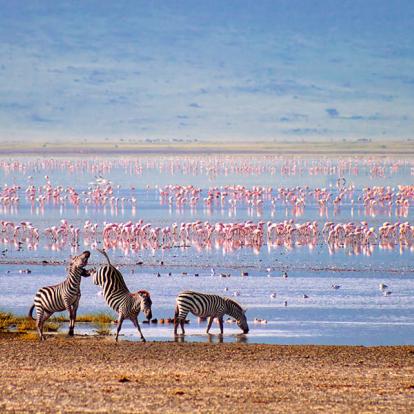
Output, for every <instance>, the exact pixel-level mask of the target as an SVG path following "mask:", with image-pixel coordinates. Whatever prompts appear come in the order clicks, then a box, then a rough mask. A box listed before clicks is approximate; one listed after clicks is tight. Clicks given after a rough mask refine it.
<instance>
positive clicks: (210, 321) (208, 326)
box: [206, 316, 214, 333]
mask: <svg viewBox="0 0 414 414" xmlns="http://www.w3.org/2000/svg"><path fill="white" fill-rule="evenodd" d="M213 320H214V316H210V318H209V319H208V325H207V332H206V333H208V332H209V331H210V328H211V325H212V323H213Z"/></svg>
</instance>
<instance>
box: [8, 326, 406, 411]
mask: <svg viewBox="0 0 414 414" xmlns="http://www.w3.org/2000/svg"><path fill="white" fill-rule="evenodd" d="M23 338H24V336H19V335H14V334H1V335H0V372H1V379H0V412H2V413H4V412H13V413H18V412H30V413H35V412H42V413H55V412H65V413H95V412H97V413H99V412H111V413H112V412H124V413H129V412H140V413H147V412H148V413H149V412H163V413H165V412H171V413H178V412H243V411H244V412H246V413H258V412H298V413H306V412H329V413H339V412H341V413H342V412H387V413H390V412H398V413H412V412H414V346H400V347H369V348H367V347H348V346H343V347H338V346H281V345H248V344H226V343H224V344H209V343H201V344H200V343H174V342H147V343H145V344H143V343H137V342H127V341H122V342H120V343H118V344H116V343H115V342H114V338H113V337H108V338H98V337H96V338H94V337H88V338H85V337H80V336H79V337H77V336H75V337H74V338H66V337H65V336H63V335H57V336H54V337H52V336H49V339H48V340H47V341H46V342H43V343H40V342H38V341H37V340H27V339H26V340H25V339H23Z"/></svg>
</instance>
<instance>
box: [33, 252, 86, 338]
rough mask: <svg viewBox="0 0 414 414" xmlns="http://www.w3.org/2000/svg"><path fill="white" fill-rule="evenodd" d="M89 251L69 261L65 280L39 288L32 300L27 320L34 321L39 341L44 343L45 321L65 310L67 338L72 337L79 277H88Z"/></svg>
mask: <svg viewBox="0 0 414 414" xmlns="http://www.w3.org/2000/svg"><path fill="white" fill-rule="evenodd" d="M90 255H91V254H90V252H89V251H84V252H83V253H82V254H80V255H79V256H74V257H72V258H71V259H70V262H69V269H68V275H67V277H66V279H65V280H64V281H63V282H61V283H59V284H58V285H54V286H46V287H42V288H40V289H39V290H38V291H37V293H36V295H35V298H34V303H33V305H32V307H31V308H30V311H29V318H32V319H33V320H36V328H37V332H38V334H39V339H40V340H41V341H44V340H45V339H46V337H45V336H44V335H43V326H44V323H45V321H46V320H47V319H49V318H50V316H51V315H52V314H53V313H55V312H62V311H64V310H67V311H68V312H69V318H70V322H69V333H68V335H69V336H73V335H74V329H75V321H76V311H77V310H78V306H79V299H80V297H81V293H80V283H81V277H82V276H83V277H88V276H90V270H86V269H85V266H86V265H87V264H88V259H89V256H90ZM33 309H36V318H34V317H33Z"/></svg>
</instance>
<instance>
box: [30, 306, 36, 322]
mask: <svg viewBox="0 0 414 414" xmlns="http://www.w3.org/2000/svg"><path fill="white" fill-rule="evenodd" d="M34 308H35V305H34V304H33V305H32V307H31V308H30V310H29V315H28V316H29V318H32V319H33V320H34V321H35V320H36V319H35V318H33V309H34Z"/></svg>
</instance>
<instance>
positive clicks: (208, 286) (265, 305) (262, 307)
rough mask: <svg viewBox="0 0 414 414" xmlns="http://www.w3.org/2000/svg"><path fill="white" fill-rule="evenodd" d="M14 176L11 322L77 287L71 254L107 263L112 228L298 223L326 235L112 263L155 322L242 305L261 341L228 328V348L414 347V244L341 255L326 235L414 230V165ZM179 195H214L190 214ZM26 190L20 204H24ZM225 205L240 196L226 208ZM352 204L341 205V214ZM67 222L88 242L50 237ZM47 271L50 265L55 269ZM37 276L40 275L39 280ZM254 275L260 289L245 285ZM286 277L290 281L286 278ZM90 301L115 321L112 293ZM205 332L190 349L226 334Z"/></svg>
mask: <svg viewBox="0 0 414 414" xmlns="http://www.w3.org/2000/svg"><path fill="white" fill-rule="evenodd" d="M0 167H1V168H0V187H1V192H2V198H1V202H0V220H1V221H2V222H3V231H2V237H1V243H0V248H1V257H0V309H1V310H9V311H13V312H15V313H18V314H25V313H26V312H27V311H28V309H29V308H30V306H31V304H32V301H33V296H34V294H35V293H36V290H37V289H38V288H39V287H41V286H45V285H52V284H56V283H58V282H59V281H60V280H62V279H63V278H64V276H65V264H66V262H67V260H68V258H69V256H70V255H71V254H76V253H77V252H80V251H83V250H91V251H92V257H91V259H90V264H91V265H93V266H98V265H99V264H100V263H104V260H103V257H102V256H101V255H100V254H99V253H97V252H96V251H95V250H94V249H95V247H99V246H102V245H103V242H104V240H103V236H102V230H103V228H104V224H105V223H127V222H128V221H131V222H133V223H136V222H138V221H139V220H143V222H144V223H151V226H152V228H155V227H160V228H164V227H171V226H172V225H173V223H177V225H178V226H180V224H181V223H190V222H195V221H197V220H200V222H202V223H205V222H208V223H211V225H213V226H214V225H215V224H216V223H219V222H221V223H239V222H246V221H251V222H252V223H257V222H260V221H263V222H264V223H267V222H274V223H282V222H284V221H286V220H293V221H294V223H297V224H303V223H306V222H317V223H318V229H319V230H318V236H317V237H316V238H314V239H312V240H306V241H305V242H304V241H303V240H301V239H300V238H297V239H295V240H293V241H292V240H290V241H289V242H285V241H282V242H280V240H279V242H275V243H271V242H269V240H263V242H262V243H261V244H260V246H252V245H251V244H249V243H247V244H238V243H233V242H232V243H228V242H223V241H222V240H220V238H219V237H216V238H215V239H214V240H212V243H204V244H203V243H201V244H200V243H195V242H194V240H190V241H189V242H188V243H187V242H186V243H181V242H172V243H171V244H169V245H168V246H166V245H163V244H162V243H161V241H160V242H159V243H158V242H157V243H156V244H154V243H152V244H151V243H150V244H145V243H143V244H140V245H137V246H131V245H125V243H115V244H113V248H112V249H109V254H110V257H111V260H112V262H113V263H114V264H116V265H119V266H120V270H121V271H122V273H123V274H124V277H125V280H126V283H127V285H128V286H129V287H130V289H131V291H134V290H138V289H146V290H149V291H150V292H151V295H152V298H153V315H154V317H155V318H158V319H161V318H170V317H172V316H173V312H174V304H175V297H176V296H177V294H178V293H179V292H180V291H182V290H186V289H192V290H198V291H205V292H210V293H217V294H221V295H225V296H232V297H234V299H236V300H237V301H238V302H240V303H241V304H242V305H243V306H244V307H246V308H247V309H248V310H247V315H248V321H249V325H250V332H249V334H248V335H239V332H240V331H239V330H238V328H237V326H235V325H234V324H231V323H226V324H225V327H224V332H225V335H224V338H223V340H224V341H225V342H233V341H241V342H258V343H283V344H287V343H292V344H297V343H317V344H361V345H391V344H412V343H414V300H413V299H414V267H413V266H412V260H413V258H414V249H413V246H412V243H411V239H410V238H408V239H407V240H404V242H401V239H399V238H398V237H397V238H394V239H392V240H387V241H386V242H381V241H380V240H379V239H374V238H373V239H372V240H371V241H370V243H369V244H368V245H361V243H355V242H353V243H351V244H349V243H338V244H334V245H332V244H331V243H329V242H328V240H327V235H326V234H323V232H322V229H323V228H324V225H325V224H326V223H327V222H333V223H349V222H353V223H357V224H358V223H361V222H367V226H368V227H370V228H371V227H372V228H374V230H375V233H376V235H378V234H379V229H380V227H381V226H382V225H383V223H384V222H388V223H391V224H394V223H397V225H398V224H400V223H403V222H408V223H410V224H411V225H414V223H413V211H412V210H413V209H412V207H411V203H412V201H413V200H412V199H411V198H410V197H411V195H410V194H411V193H410V191H408V192H407V193H405V196H404V197H405V198H406V199H407V200H408V201H407V202H406V203H405V205H401V203H399V202H397V201H398V200H399V195H398V193H399V192H400V187H398V186H401V185H404V186H412V185H413V176H412V172H413V167H414V166H413V164H412V162H411V161H409V160H407V161H404V160H403V161H401V160H392V159H381V160H378V159H374V158H373V159H368V160H357V159H348V158H347V159H343V160H330V159H326V158H324V159H320V160H312V159H294V158H293V159H292V158H287V159H284V158H280V157H267V156H266V157H265V156H255V157H251V158H249V157H237V156H234V157H218V156H217V157H215V156H209V157H203V156H188V157H179V156H170V157H167V156H165V157H152V156H148V157H140V158H139V159H133V158H131V159H100V160H88V159H83V158H79V159H75V160H73V159H65V158H56V159H53V160H51V159H40V158H39V159H38V158H30V157H29V158H22V159H17V160H8V159H7V160H6V159H4V160H1V161H0ZM168 185H175V186H177V185H180V186H189V185H192V186H193V187H194V188H196V189H197V190H198V189H199V190H200V191H199V193H197V194H198V195H199V197H198V199H197V200H193V202H191V200H190V199H191V197H192V195H191V194H189V193H188V192H187V193H186V194H185V198H186V200H185V201H183V202H179V200H178V198H179V196H178V197H177V193H176V192H175V191H176V190H172V189H171V188H169V189H168V188H167V189H166V186H168ZM13 186H14V187H15V192H13V191H12V193H13V194H12V195H10V188H11V187H13ZM45 186H48V188H49V189H50V188H52V190H51V191H55V190H57V191H58V193H59V195H58V197H53V196H52V197H45V198H44V200H43V201H42V198H41V196H42V195H45V194H46V191H47V189H46V187H45ZM107 186H110V187H111V189H112V193H111V194H110V195H109V196H108V200H106V201H105V202H102V199H101V200H100V202H93V201H91V200H92V198H93V191H94V189H96V188H98V187H99V188H107ZM234 186H243V187H244V188H245V190H247V191H252V192H254V188H255V187H257V186H260V187H262V188H267V190H266V191H263V192H262V193H261V195H260V196H259V198H260V200H261V202H260V203H257V202H256V201H257V199H258V197H256V198H255V197H250V195H247V196H246V191H245V190H243V191H244V193H243V196H241V197H238V196H237V195H236V196H234V191H235V190H234ZM375 186H378V187H383V186H389V187H390V190H389V191H390V192H391V193H392V197H391V200H390V201H391V202H390V203H388V204H387V203H385V204H384V203H383V202H380V203H376V202H375V203H372V204H371V205H369V206H367V204H366V202H365V201H364V197H365V196H366V192H367V188H373V187H375ZM270 187H271V189H270ZM33 188H34V189H35V196H34V198H33V199H30V198H29V197H28V194H29V193H30V191H32V190H33ZM281 188H285V189H288V190H289V192H290V195H289V197H290V199H287V197H286V196H284V195H283V196H282V195H281V194H283V192H281V191H280V189H281ZM318 188H319V189H325V191H326V193H327V194H330V198H329V200H327V201H326V203H324V205H321V203H320V202H318V200H316V199H315V196H314V192H315V189H318ZM209 189H210V192H213V193H214V197H215V198H213V199H212V201H211V203H210V202H208V200H207V201H206V198H208V192H209ZM71 191H72V193H71ZM73 191H76V193H77V195H78V199H77V202H75V203H73V202H72V201H71V199H70V196H71V194H73ZM163 191H164V192H165V193H166V194H164V195H163V194H162V192H163ZM237 191H239V192H240V191H241V190H237ZM217 192H219V193H220V194H219V195H218V197H216V194H218V193H217ZM224 192H226V193H228V195H225V196H223V193H224ZM295 194H296V195H297V196H298V197H299V198H295V197H296V195H295ZM13 196H14V197H18V200H15V199H13V198H12V197H13ZM66 196H68V197H66ZM221 196H223V199H222V198H221ZM65 197H66V198H65ZM110 197H113V198H112V201H111V200H110ZM249 197H250V198H249ZM338 198H340V201H339V202H336V203H335V202H334V200H336V199H338ZM230 200H235V201H230ZM292 200H294V201H295V202H291V201H292ZM302 201H303V202H302ZM61 220H66V221H67V222H68V223H70V225H71V226H73V227H74V228H78V229H79V237H78V238H76V240H72V239H71V238H70V237H67V238H62V239H59V240H56V239H54V238H53V237H51V236H50V234H51V233H48V232H47V229H50V228H51V227H53V226H54V227H56V228H59V226H61ZM87 221H89V222H91V223H94V224H97V231H96V233H94V235H93V237H92V236H90V235H88V234H87V232H86V230H85V227H84V226H85V222H87ZM4 222H12V223H13V225H14V226H19V224H20V223H21V222H30V223H31V226H32V227H34V228H36V229H37V230H38V232H39V238H38V240H29V238H28V237H27V235H26V233H24V234H23V233H19V232H21V231H22V230H18V231H17V233H16V234H17V236H16V237H12V232H11V230H10V228H7V227H4ZM42 261H47V262H48V263H47V264H45V265H44V264H42ZM138 263H139V264H138ZM27 269H29V270H30V273H26V270H27ZM211 269H214V271H213V272H212V270H211ZM242 272H247V273H248V276H242V275H241V274H242ZM284 272H286V273H287V275H288V277H287V278H286V277H282V275H283V274H284ZM170 273H171V275H169V274H170ZM229 275H230V276H229ZM223 276H225V277H223ZM380 284H386V285H387V288H386V289H380ZM333 286H336V287H337V288H336V289H335V288H333ZM338 286H339V287H338ZM81 288H82V298H81V302H80V308H79V313H80V314H82V313H91V312H106V311H109V308H108V307H107V305H106V304H105V302H104V299H103V297H102V296H101V295H100V289H99V287H97V286H94V285H93V284H92V281H91V280H88V279H85V280H83V281H82V286H81ZM386 292H389V293H386ZM304 295H305V296H307V297H306V298H305V297H304ZM272 296H273V297H272ZM141 319H142V318H141ZM64 329H65V328H64V327H62V330H64ZM94 329H95V328H94V326H93V325H85V324H79V325H78V327H77V332H78V333H87V334H93V333H94ZM142 329H143V333H144V335H145V336H146V337H147V339H148V340H174V337H173V335H172V331H173V328H172V326H171V325H165V324H150V325H145V324H144V325H142ZM205 329H206V324H205V323H199V322H198V321H197V319H196V318H194V317H190V324H189V325H186V330H187V335H186V336H185V338H177V340H186V341H209V340H210V341H214V342H218V341H220V340H221V339H220V338H219V337H218V336H216V335H213V336H207V335H205V334H204V332H205ZM212 332H213V333H217V332H218V325H215V324H214V325H213V328H212ZM122 333H123V336H122V338H125V339H128V340H136V339H137V335H136V333H135V330H134V328H133V326H132V324H130V323H129V322H125V324H124V326H123V330H122Z"/></svg>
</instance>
